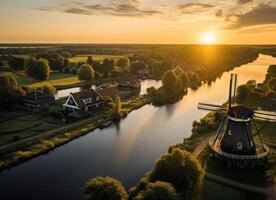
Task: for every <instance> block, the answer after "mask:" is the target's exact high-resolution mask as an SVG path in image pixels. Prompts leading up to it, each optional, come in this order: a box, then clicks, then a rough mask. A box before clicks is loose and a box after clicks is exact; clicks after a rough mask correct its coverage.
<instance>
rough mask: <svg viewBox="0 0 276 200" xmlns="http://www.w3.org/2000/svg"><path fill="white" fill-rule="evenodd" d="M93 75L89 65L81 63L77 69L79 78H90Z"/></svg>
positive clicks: (93, 72)
mask: <svg viewBox="0 0 276 200" xmlns="http://www.w3.org/2000/svg"><path fill="white" fill-rule="evenodd" d="M94 77H95V71H94V69H93V67H92V66H91V65H88V64H83V65H81V66H80V69H79V80H84V81H88V80H92V79H93V78H94Z"/></svg>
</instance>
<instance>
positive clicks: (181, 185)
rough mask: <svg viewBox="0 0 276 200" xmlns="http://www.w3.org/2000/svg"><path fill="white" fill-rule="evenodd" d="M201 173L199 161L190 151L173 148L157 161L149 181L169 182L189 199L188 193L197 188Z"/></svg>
mask: <svg viewBox="0 0 276 200" xmlns="http://www.w3.org/2000/svg"><path fill="white" fill-rule="evenodd" d="M202 175H203V169H202V167H201V164H200V162H199V161H198V160H197V159H196V158H195V157H194V156H193V155H192V154H191V153H189V152H187V151H183V150H181V149H178V148H175V149H173V150H172V152H171V153H168V154H165V155H163V156H161V158H160V159H159V160H158V161H157V163H156V165H155V167H154V168H153V170H152V172H151V173H150V175H149V181H150V182H155V181H165V182H169V183H171V184H172V185H173V186H174V187H175V188H176V189H177V190H178V191H181V193H183V194H185V195H186V198H185V199H190V197H189V195H191V194H194V192H195V191H197V190H198V189H199V186H200V184H201V180H202Z"/></svg>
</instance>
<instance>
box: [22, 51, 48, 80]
mask: <svg viewBox="0 0 276 200" xmlns="http://www.w3.org/2000/svg"><path fill="white" fill-rule="evenodd" d="M25 71H26V73H27V74H28V75H29V76H30V77H32V78H34V79H37V80H48V78H49V76H50V66H49V64H48V61H47V60H46V59H43V58H39V59H36V58H35V57H32V56H31V57H30V59H28V60H27V61H26V65H25Z"/></svg>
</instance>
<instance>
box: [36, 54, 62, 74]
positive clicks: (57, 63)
mask: <svg viewBox="0 0 276 200" xmlns="http://www.w3.org/2000/svg"><path fill="white" fill-rule="evenodd" d="M37 58H45V59H46V60H48V62H49V65H50V67H51V70H53V71H56V70H57V71H63V70H64V58H63V57H62V56H61V55H60V54H59V53H57V52H48V53H42V54H38V55H37Z"/></svg>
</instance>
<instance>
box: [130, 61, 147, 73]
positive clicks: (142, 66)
mask: <svg viewBox="0 0 276 200" xmlns="http://www.w3.org/2000/svg"><path fill="white" fill-rule="evenodd" d="M145 68H146V64H145V63H144V61H135V62H132V63H131V69H132V70H134V71H138V70H141V69H145Z"/></svg>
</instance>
